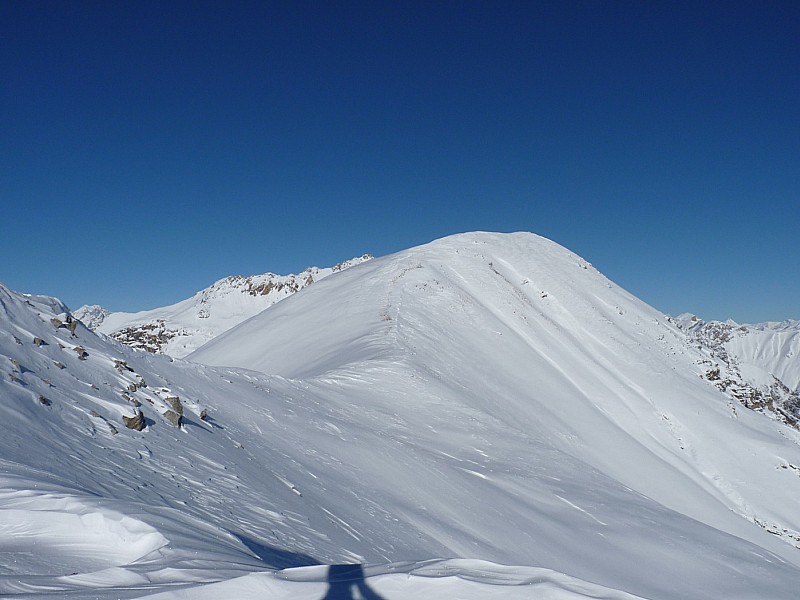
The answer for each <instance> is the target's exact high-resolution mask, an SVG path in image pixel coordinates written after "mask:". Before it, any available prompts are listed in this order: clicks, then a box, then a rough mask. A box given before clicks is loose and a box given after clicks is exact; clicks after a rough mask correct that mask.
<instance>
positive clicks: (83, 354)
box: [73, 346, 89, 360]
mask: <svg viewBox="0 0 800 600" xmlns="http://www.w3.org/2000/svg"><path fill="white" fill-rule="evenodd" d="M73 350H74V351H75V352H77V353H78V358H79V359H80V360H86V357H87V356H89V353H88V352H86V348H84V347H83V346H75V347H74V348H73Z"/></svg>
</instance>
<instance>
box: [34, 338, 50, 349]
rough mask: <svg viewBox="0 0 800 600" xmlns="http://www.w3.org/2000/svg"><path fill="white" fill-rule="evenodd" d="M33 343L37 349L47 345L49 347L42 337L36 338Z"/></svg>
mask: <svg viewBox="0 0 800 600" xmlns="http://www.w3.org/2000/svg"><path fill="white" fill-rule="evenodd" d="M33 343H34V344H35V345H36V347H37V348H39V347H41V346H46V345H47V342H45V341H44V340H43V339H42V338H40V337H35V338H33Z"/></svg>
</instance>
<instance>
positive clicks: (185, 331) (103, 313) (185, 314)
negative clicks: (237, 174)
mask: <svg viewBox="0 0 800 600" xmlns="http://www.w3.org/2000/svg"><path fill="white" fill-rule="evenodd" d="M371 258H372V257H371V256H370V255H369V254H364V255H363V256H360V257H357V258H352V259H350V260H347V261H344V262H341V263H339V264H337V265H335V266H333V267H328V268H319V267H309V268H307V269H306V270H305V271H303V272H302V273H300V274H298V275H276V274H275V273H264V274H263V275H252V276H249V277H243V276H231V277H225V278H224V279H220V280H219V281H217V282H215V283H214V284H213V285H211V286H209V287H207V288H205V289H203V290H200V291H199V292H197V293H196V294H195V295H194V296H192V297H191V298H187V299H186V300H182V301H180V302H178V303H176V304H173V305H171V306H164V307H161V308H154V309H151V310H145V311H141V312H137V313H128V312H109V311H108V310H106V309H104V308H103V307H102V306H98V305H93V306H82V307H80V308H79V309H78V310H76V311H75V316H76V317H77V318H79V319H81V321H82V322H83V323H84V324H85V325H86V326H87V327H89V328H91V329H93V330H94V331H97V332H100V333H105V334H107V335H110V336H111V337H113V338H114V339H116V340H118V341H120V342H123V343H124V344H127V345H129V346H131V347H133V348H137V349H140V350H147V351H149V352H159V353H162V352H163V353H164V354H168V355H170V356H173V357H175V358H183V357H184V356H186V355H187V354H189V353H190V352H192V351H193V350H196V349H197V348H199V347H200V346H202V345H203V344H205V343H206V342H208V341H209V340H211V339H213V338H214V337H216V336H218V335H219V334H221V333H223V332H225V331H227V330H228V329H230V328H231V327H234V326H235V325H238V324H239V323H241V322H242V321H244V320H246V319H249V318H250V317H252V316H253V315H256V314H258V313H260V312H261V311H262V310H264V309H266V308H269V307H270V306H272V305H273V304H275V303H277V302H280V301H281V300H285V299H286V298H288V297H289V296H291V295H292V294H294V293H296V292H298V291H300V290H302V289H303V288H305V287H306V286H309V285H311V284H312V283H314V282H316V281H319V280H320V279H324V278H325V277H327V276H329V275H331V274H333V273H338V272H339V271H343V270H345V269H349V268H350V267H352V266H354V265H358V264H361V263H362V262H365V261H367V260H370V259H371Z"/></svg>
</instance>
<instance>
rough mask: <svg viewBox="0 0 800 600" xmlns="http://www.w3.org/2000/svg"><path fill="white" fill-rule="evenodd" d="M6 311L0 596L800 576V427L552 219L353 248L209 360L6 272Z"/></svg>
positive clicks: (395, 589) (213, 348)
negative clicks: (165, 351)
mask: <svg viewBox="0 0 800 600" xmlns="http://www.w3.org/2000/svg"><path fill="white" fill-rule="evenodd" d="M0 325H1V327H0V354H2V356H0V398H2V402H0V416H1V417H2V418H1V419H0V427H2V428H3V435H2V436H0V457H2V458H1V460H2V465H3V469H2V475H0V483H1V484H2V485H0V548H1V549H2V552H0V594H9V595H12V594H13V595H15V597H30V598H38V597H42V596H43V595H44V594H45V593H46V594H48V595H49V597H64V598H67V597H68V598H101V599H105V598H134V597H143V596H146V595H147V594H154V593H156V592H158V594H156V596H154V597H157V598H160V599H162V600H176V599H178V598H193V599H194V598H198V599H201V600H202V599H205V598H242V599H248V598H259V599H261V598H265V597H276V598H281V597H284V598H290V597H291V598H308V599H311V598H314V599H319V598H323V597H324V598H347V599H353V598H359V597H366V598H383V599H384V600H395V599H399V598H413V597H436V598H445V599H446V598H462V599H466V600H477V599H483V598H489V597H498V598H499V597H502V598H510V599H517V598H531V597H542V598H551V599H553V600H567V599H571V600H576V599H579V598H581V599H585V598H611V599H629V598H646V599H649V600H672V599H676V598H681V599H690V600H691V599H698V600H700V599H703V600H705V599H708V598H726V599H734V600H735V599H745V598H749V599H750V598H769V599H771V600H781V599H787V600H788V599H793V598H795V597H796V593H797V583H798V581H800V549H798V547H797V546H800V533H798V532H800V510H798V508H800V505H798V498H800V432H798V431H797V430H796V429H793V428H791V427H789V426H787V425H786V424H784V423H782V422H779V421H777V420H775V419H771V418H769V417H768V416H767V415H764V414H761V413H758V412H755V411H750V410H746V409H745V408H743V407H742V406H741V405H734V404H733V401H732V400H731V398H730V397H729V396H727V395H726V394H724V393H722V392H721V391H720V390H719V389H717V387H715V385H714V382H713V381H709V380H708V378H707V377H706V366H705V365H703V364H702V361H703V360H705V359H707V358H708V355H707V352H706V351H705V349H703V348H698V347H697V343H696V341H695V340H694V339H692V338H690V337H688V336H687V334H686V333H685V332H683V331H682V330H681V329H679V328H678V327H677V326H675V325H674V323H672V322H671V320H670V319H668V318H667V317H665V316H664V315H662V314H660V313H658V312H657V311H655V310H653V309H652V308H650V307H649V306H647V305H645V304H644V303H642V302H641V301H639V300H637V299H636V298H635V297H633V296H631V295H630V294H628V293H627V292H625V291H624V290H622V289H620V288H619V287H617V286H616V285H614V284H613V283H612V282H610V281H608V280H607V279H606V278H605V277H603V276H602V275H601V274H600V273H598V272H597V271H596V270H595V269H594V268H593V267H592V266H591V265H589V264H588V263H586V262H585V261H584V260H582V259H581V258H580V257H578V256H576V255H575V254H572V253H571V252H569V251H567V250H565V249H564V248H562V247H560V246H558V245H557V244H554V243H553V242H550V241H548V240H545V239H543V238H540V237H537V236H534V235H532V234H484V233H476V234H464V235H459V236H454V237H451V238H446V239H443V240H439V241H436V242H433V243H431V244H428V245H426V246H421V247H418V248H413V249H410V250H407V251H404V252H400V253H398V254H395V255H392V256H388V257H384V258H379V259H375V260H373V261H369V262H367V263H365V264H362V265H359V266H358V267H356V268H353V269H348V270H346V271H343V272H340V273H337V274H335V275H333V276H331V277H327V278H325V279H324V280H323V281H320V282H318V283H316V284H315V285H314V286H311V287H310V288H308V289H307V290H305V291H304V292H303V293H302V294H297V295H295V296H293V297H291V298H289V299H287V300H286V301H283V302H281V303H279V304H277V305H275V306H273V307H272V308H270V309H269V310H267V311H264V312H262V313H259V314H258V315H256V316H254V317H252V318H251V319H249V320H247V321H245V322H243V323H241V324H240V325H238V326H236V327H235V328H233V329H231V330H230V331H228V332H227V333H225V334H223V335H222V336H220V337H219V338H217V339H215V340H213V341H212V342H210V343H209V344H207V345H206V346H204V347H203V348H201V349H199V350H198V351H196V352H194V353H193V354H192V355H191V356H190V357H189V358H190V360H191V361H192V362H188V361H181V360H172V359H171V358H170V357H168V356H163V355H153V354H149V353H143V352H135V351H133V350H132V349H130V348H128V347H126V346H123V345H121V344H118V343H116V342H114V341H113V340H110V339H108V338H103V337H98V336H96V335H95V334H93V333H92V332H91V331H90V330H88V329H86V328H85V327H84V326H83V325H82V324H81V323H79V322H76V321H71V318H70V315H69V314H68V313H67V312H66V308H65V307H64V306H63V305H62V304H60V303H59V302H58V301H56V300H53V299H49V298H42V297H31V296H23V295H20V294H16V293H14V292H11V291H9V290H7V289H5V288H1V287H0ZM201 363H205V364H201ZM211 364H217V365H222V366H216V367H215V366H210V365H211ZM140 428H141V429H140ZM341 563H367V565H368V566H366V567H361V566H353V565H350V566H343V565H341ZM326 565H332V566H326Z"/></svg>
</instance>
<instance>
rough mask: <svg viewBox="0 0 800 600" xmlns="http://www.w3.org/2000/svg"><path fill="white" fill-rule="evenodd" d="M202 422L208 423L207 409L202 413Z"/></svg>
mask: <svg viewBox="0 0 800 600" xmlns="http://www.w3.org/2000/svg"><path fill="white" fill-rule="evenodd" d="M200 420H201V421H207V420H208V410H206V409H205V408H204V409H203V410H201V411H200Z"/></svg>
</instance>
